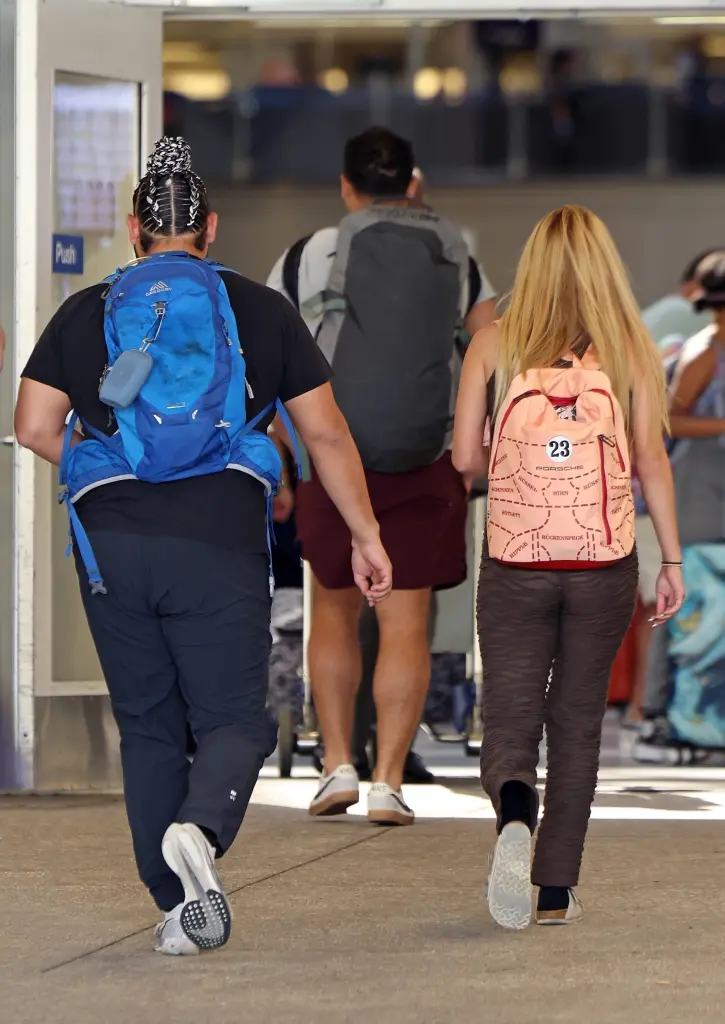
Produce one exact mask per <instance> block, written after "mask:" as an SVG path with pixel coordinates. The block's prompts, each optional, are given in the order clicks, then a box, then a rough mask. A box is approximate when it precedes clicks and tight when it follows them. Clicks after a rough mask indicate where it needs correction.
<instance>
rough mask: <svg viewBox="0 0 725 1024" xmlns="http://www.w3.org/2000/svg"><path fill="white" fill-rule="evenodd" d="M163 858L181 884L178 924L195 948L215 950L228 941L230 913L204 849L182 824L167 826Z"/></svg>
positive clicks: (230, 922)
mask: <svg viewBox="0 0 725 1024" xmlns="http://www.w3.org/2000/svg"><path fill="white" fill-rule="evenodd" d="M162 852H163V855H164V860H165V861H166V863H167V864H168V865H169V867H170V868H171V870H172V871H173V872H175V874H177V875H178V876H179V878H180V879H181V883H182V885H183V886H184V908H183V910H182V911H181V917H180V922H181V927H182V929H183V931H184V934H185V935H186V937H187V938H188V939H190V940H191V941H192V942H193V943H194V945H195V946H198V947H199V949H207V950H209V949H219V948H220V947H221V946H224V945H225V944H226V943H227V942H228V941H229V936H230V934H231V930H232V912H231V908H230V906H229V903H228V902H227V898H226V896H225V894H224V890H223V889H222V885H221V882H220V880H219V876H218V874H217V872H216V868H215V867H214V865H213V863H212V862H210V861H209V859H208V855H207V853H206V850H205V849H204V848H203V846H202V844H201V843H200V842H198V841H197V838H196V837H195V836H194V834H193V833H191V834H190V832H189V831H187V830H186V829H185V828H184V826H183V825H178V824H174V825H171V826H170V827H169V829H168V830H167V832H166V835H165V836H164V841H163V844H162Z"/></svg>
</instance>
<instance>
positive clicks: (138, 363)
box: [98, 348, 154, 409]
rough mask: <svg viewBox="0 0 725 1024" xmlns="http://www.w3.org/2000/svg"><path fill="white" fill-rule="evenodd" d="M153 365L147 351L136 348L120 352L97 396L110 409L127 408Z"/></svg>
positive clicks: (146, 378) (136, 395)
mask: <svg viewBox="0 0 725 1024" xmlns="http://www.w3.org/2000/svg"><path fill="white" fill-rule="evenodd" d="M153 365H154V360H153V357H152V355H151V353H150V352H148V351H144V350H143V349H140V348H137V349H129V350H127V351H126V352H122V353H121V355H120V356H119V357H118V359H117V360H116V362H115V363H114V364H113V366H112V367H111V369H110V370H109V371H108V373H107V374H106V377H105V379H104V381H103V383H102V384H101V387H100V390H99V392H98V397H99V398H100V399H101V401H102V402H103V403H104V404H105V405H110V406H111V408H112V409H127V408H128V407H129V405H131V404H132V402H134V401H135V399H136V398H137V397H138V394H139V392H140V390H141V388H142V387H143V386H144V384H145V383H146V381H147V380H148V377H149V374H150V373H151V370H152V368H153Z"/></svg>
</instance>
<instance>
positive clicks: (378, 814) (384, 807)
mask: <svg viewBox="0 0 725 1024" xmlns="http://www.w3.org/2000/svg"><path fill="white" fill-rule="evenodd" d="M368 821H371V822H372V823H373V824H374V825H412V824H413V822H414V821H415V814H414V813H413V811H411V809H410V807H408V805H407V804H406V802H405V800H404V799H403V793H402V791H401V790H397V791H396V790H394V789H393V787H392V786H389V785H388V784H387V782H373V784H372V786H371V787H370V793H369V795H368Z"/></svg>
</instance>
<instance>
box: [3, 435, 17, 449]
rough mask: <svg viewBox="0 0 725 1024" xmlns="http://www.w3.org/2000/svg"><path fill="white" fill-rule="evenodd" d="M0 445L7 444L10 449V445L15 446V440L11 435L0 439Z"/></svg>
mask: <svg viewBox="0 0 725 1024" xmlns="http://www.w3.org/2000/svg"><path fill="white" fill-rule="evenodd" d="M0 443H1V444H7V445H9V446H10V447H12V445H14V444H15V438H14V437H13V435H12V434H10V435H9V436H8V437H3V438H0Z"/></svg>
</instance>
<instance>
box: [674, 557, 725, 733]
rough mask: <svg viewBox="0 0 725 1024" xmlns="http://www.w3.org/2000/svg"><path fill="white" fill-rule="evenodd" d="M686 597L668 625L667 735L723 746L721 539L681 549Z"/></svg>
mask: <svg viewBox="0 0 725 1024" xmlns="http://www.w3.org/2000/svg"><path fill="white" fill-rule="evenodd" d="M683 559H684V565H683V574H684V581H685V589H686V591H687V598H686V600H685V603H684V605H683V606H682V609H681V611H680V612H679V614H678V615H677V616H676V617H675V618H674V619H673V621H672V623H671V624H670V658H671V664H672V667H673V671H672V696H671V700H670V703H669V708H668V718H669V723H670V729H671V732H672V737H673V739H677V740H680V741H681V742H685V743H692V744H693V745H695V746H698V747H709V748H713V747H717V748H725V543H723V544H693V545H691V546H690V547H687V548H685V551H684V553H683Z"/></svg>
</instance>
